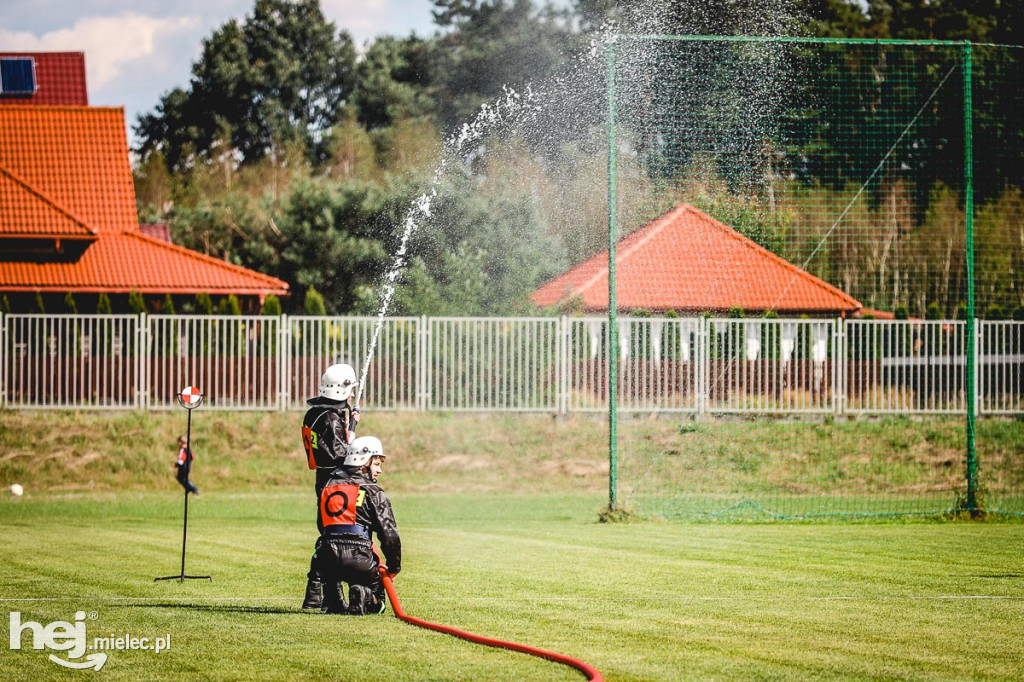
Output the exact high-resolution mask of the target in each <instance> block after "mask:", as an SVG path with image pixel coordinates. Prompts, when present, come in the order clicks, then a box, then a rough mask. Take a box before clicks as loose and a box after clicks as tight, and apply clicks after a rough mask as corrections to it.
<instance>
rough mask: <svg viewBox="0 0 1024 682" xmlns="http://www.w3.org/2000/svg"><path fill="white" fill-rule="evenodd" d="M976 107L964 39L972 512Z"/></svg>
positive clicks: (972, 486) (974, 490)
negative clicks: (973, 114)
mask: <svg viewBox="0 0 1024 682" xmlns="http://www.w3.org/2000/svg"><path fill="white" fill-rule="evenodd" d="M973 107H974V104H973V98H972V94H971V43H970V42H969V41H964V213H965V215H964V219H965V226H964V232H965V242H966V243H965V245H964V251H965V255H966V261H967V262H966V269H967V301H966V307H967V319H966V320H965V325H966V328H967V329H966V334H967V339H966V341H967V344H966V346H967V347H966V353H967V359H966V363H967V367H966V368H965V369H966V370H967V376H966V377H965V380H964V384H965V388H966V390H967V439H966V440H967V510H968V511H969V512H971V513H973V512H975V511H977V509H978V463H977V459H976V452H975V443H974V436H975V432H974V427H975V417H976V415H975V408H976V404H975V403H976V401H975V390H974V389H975V381H976V379H977V378H976V377H975V365H974V354H975V350H976V349H975V347H974V346H975V340H976V334H975V332H974V143H973V128H974V121H973V118H972V109H973Z"/></svg>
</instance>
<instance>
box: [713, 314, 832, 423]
mask: <svg viewBox="0 0 1024 682" xmlns="http://www.w3.org/2000/svg"><path fill="white" fill-rule="evenodd" d="M836 325H837V322H836V321H834V320H788V319H787V320H782V319H732V318H712V319H709V320H707V335H706V341H705V343H706V348H705V349H704V352H705V353H706V357H707V363H706V366H707V370H706V371H707V375H706V382H707V406H706V411H707V412H712V413H758V414H807V413H827V412H833V411H834V410H835V401H834V395H833V392H834V391H835V388H836V385H837V377H836V352H835V348H834V344H835V342H836V339H837V338H838V335H837V333H836Z"/></svg>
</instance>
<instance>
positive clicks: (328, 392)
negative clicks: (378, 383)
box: [320, 364, 359, 400]
mask: <svg viewBox="0 0 1024 682" xmlns="http://www.w3.org/2000/svg"><path fill="white" fill-rule="evenodd" d="M358 383H359V382H357V381H356V371H355V370H354V369H352V365H344V364H342V365H331V366H330V367H328V368H327V371H325V372H324V375H323V376H322V377H320V397H321V398H329V399H331V400H348V399H349V398H351V397H352V391H354V390H355V388H356V385H357V384H358Z"/></svg>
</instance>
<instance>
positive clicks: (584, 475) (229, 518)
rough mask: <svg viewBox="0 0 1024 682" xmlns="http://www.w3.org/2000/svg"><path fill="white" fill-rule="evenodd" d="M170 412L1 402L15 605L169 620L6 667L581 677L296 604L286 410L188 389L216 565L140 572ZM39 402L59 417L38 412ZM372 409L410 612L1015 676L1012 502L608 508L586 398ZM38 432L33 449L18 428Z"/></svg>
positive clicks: (514, 629) (852, 669) (685, 653)
mask: <svg viewBox="0 0 1024 682" xmlns="http://www.w3.org/2000/svg"><path fill="white" fill-rule="evenodd" d="M175 416H178V417H180V415H149V416H138V415H80V414H66V415H65V414H44V413H37V414H28V415H26V414H20V413H5V414H3V415H0V448H2V450H0V460H2V461H0V475H3V477H4V480H3V482H4V483H5V484H6V483H8V482H9V479H10V477H11V476H12V471H13V470H14V467H15V466H17V467H18V468H19V471H20V472H21V474H22V475H23V476H29V478H23V480H24V481H25V485H26V488H27V491H28V492H27V494H26V495H25V496H24V497H22V498H13V497H11V496H9V495H6V494H5V495H4V496H3V497H2V498H0V537H3V539H4V549H3V551H2V552H0V599H2V600H3V604H4V605H5V606H6V607H7V610H8V611H19V612H20V613H21V614H22V615H21V620H22V622H24V621H28V620H31V621H36V622H39V623H41V624H43V625H46V624H47V623H50V622H53V621H57V620H64V621H71V620H74V613H75V612H76V611H78V610H82V611H85V612H95V616H96V620H87V621H86V625H87V628H88V637H89V638H90V641H91V639H92V638H93V637H107V636H110V635H111V634H112V633H114V634H115V636H123V635H125V634H127V635H131V636H135V637H150V638H155V637H163V636H166V635H167V634H170V636H171V649H170V650H169V651H165V652H162V653H160V654H156V653H155V652H153V651H112V652H109V653H110V656H109V660H108V661H107V663H106V665H105V666H104V668H103V669H102V670H101V671H100V672H99V673H94V672H91V671H75V670H65V669H63V668H60V667H58V666H57V665H56V664H54V663H52V662H50V661H49V660H48V658H47V652H46V651H36V650H32V649H31V648H30V647H31V643H30V641H31V634H30V633H28V632H26V633H25V635H24V638H23V641H24V645H23V648H22V649H21V650H19V651H13V650H9V649H8V647H6V646H4V647H0V679H71V678H74V677H78V676H89V675H102V676H103V677H105V678H106V677H109V678H115V679H182V678H185V679H190V678H201V679H202V678H205V679H250V680H251V679H281V680H284V679H289V680H290V679H323V678H328V677H330V678H335V679H346V680H348V679H352V680H388V681H393V680H524V679H528V680H574V679H583V678H582V676H581V675H580V674H579V673H577V672H576V671H574V670H572V669H570V668H567V667H565V666H561V665H558V664H555V663H551V662H548V661H544V660H540V659H535V658H531V657H528V656H525V655H522V654H517V653H513V652H507V651H499V650H495V649H490V648H486V647H481V646H478V645H474V644H470V643H467V642H464V641H462V640H458V639H456V638H453V637H450V636H446V635H442V634H438V633H434V632H430V631H427V630H423V629H420V628H416V627H414V626H411V625H408V624H406V623H403V622H401V621H399V620H397V619H396V618H394V617H393V616H392V615H391V612H390V611H388V613H387V614H385V615H384V616H374V617H366V618H352V617H339V616H327V615H320V614H310V613H304V612H302V611H301V610H300V609H299V604H300V602H301V598H302V590H303V587H304V582H305V571H306V567H307V565H308V559H309V553H310V551H311V549H312V545H313V542H314V541H315V535H316V530H315V523H314V513H315V512H314V502H313V499H312V497H313V495H312V481H311V480H310V478H311V475H310V474H309V472H305V471H303V470H302V469H301V468H300V467H301V465H302V460H301V453H300V452H295V453H292V450H293V449H294V450H296V451H297V450H298V447H297V444H295V443H292V442H291V436H293V435H294V434H293V433H291V432H290V431H288V430H287V429H288V428H291V427H294V423H292V422H294V421H296V415H249V416H240V417H237V418H234V419H233V418H230V417H226V416H224V415H216V416H214V415H198V414H197V423H196V429H197V435H200V434H201V439H197V449H198V452H197V455H198V459H197V472H196V479H197V482H198V483H199V484H200V485H201V487H202V488H203V494H202V495H201V496H200V497H199V498H198V499H194V500H193V501H192V504H191V505H190V509H191V517H190V523H189V555H188V565H187V567H186V568H187V570H188V572H189V573H196V574H211V575H213V577H214V581H213V582H212V583H210V582H206V581H192V582H187V583H185V584H180V583H178V582H176V581H167V582H153V578H154V577H157V576H164V575H172V574H177V573H178V572H179V569H180V550H181V519H180V515H181V495H180V493H179V490H180V489H177V488H176V484H174V482H173V480H172V479H171V472H170V470H169V465H170V460H171V459H173V446H172V444H171V443H170V442H165V441H171V440H172V439H173V435H174V432H175V427H176V422H177V421H180V419H178V420H175V419H174V417H175ZM200 418H202V419H203V420H204V421H200ZM47 419H50V420H51V421H52V420H56V421H57V423H58V424H57V426H58V428H56V429H51V430H47V431H45V432H44V433H42V434H40V433H39V432H38V431H37V432H35V434H36V435H33V433H32V429H31V425H32V424H36V423H43V422H46V420H47ZM378 419H379V420H380V425H381V426H380V428H378V429H376V431H377V432H378V433H385V432H387V437H388V438H390V439H391V441H392V442H395V443H396V452H400V453H402V454H401V456H398V455H395V457H394V459H393V460H392V461H389V463H388V468H387V469H386V471H385V476H384V479H383V483H384V484H385V487H386V488H388V489H389V492H391V495H392V498H393V500H394V503H395V509H396V516H397V518H398V522H399V526H400V529H401V531H402V537H403V545H404V554H405V562H404V565H405V570H404V571H403V572H402V574H401V576H399V578H398V580H397V583H396V585H397V588H398V591H399V594H400V596H401V598H402V603H403V606H404V608H405V610H406V612H407V613H409V614H410V615H413V616H417V617H420V618H424V619H427V620H431V621H435V622H439V623H443V624H446V625H451V626H455V627H458V628H461V629H465V630H469V631H471V632H474V633H477V634H481V635H485V636H490V637H496V638H500V639H506V640H512V641H516V642H520V643H523V644H528V645H532V646H537V647H540V648H544V649H548V650H552V651H556V652H559V653H562V654H566V655H569V656H573V657H576V658H580V659H583V660H584V661H587V662H588V663H590V664H592V665H594V666H596V667H597V669H598V670H600V671H601V672H602V673H603V674H604V675H605V677H606V679H609V680H679V679H683V680H685V679H716V680H749V679H913V680H918V679H921V680H924V679H928V680H931V679H946V680H964V679H985V680H992V679H1022V678H1024V640H1022V638H1021V636H1020V632H1021V629H1022V626H1024V551H1022V548H1024V524H1021V523H1019V522H1006V523H1001V522H981V523H979V522H965V521H959V522H936V521H899V520H890V521H887V522H870V523H868V522H860V523H852V522H845V523H843V522H837V523H667V522H646V523H622V524H601V523H598V522H597V518H598V512H599V510H600V509H601V507H602V505H603V504H604V503H605V501H606V498H605V493H604V491H603V489H602V486H603V485H606V476H607V474H606V473H605V472H604V471H603V470H602V469H601V466H600V464H601V458H602V456H603V453H602V452H601V437H602V429H601V427H600V424H599V423H594V422H586V421H576V422H572V423H569V424H564V423H560V422H553V421H552V420H551V419H550V417H548V418H541V417H537V418H525V421H523V420H519V419H517V418H512V417H509V418H504V417H503V418H491V417H466V418H456V417H422V416H421V417H418V418H417V417H413V416H406V415H394V416H385V417H378ZM214 421H216V427H214V425H213V423H212V422H214ZM417 429H420V430H429V429H433V431H434V436H435V438H436V439H437V440H438V441H439V442H440V443H442V444H443V447H442V448H440V449H439V450H437V451H432V450H431V449H430V448H429V447H426V446H425V445H424V444H423V443H421V440H420V439H423V441H424V442H426V440H427V437H426V435H423V434H419V433H417ZM591 432H592V433H591ZM367 433H369V431H367ZM60 434H62V435H60ZM570 434H575V435H572V436H570ZM62 438H63V440H62ZM296 440H297V439H296ZM40 441H42V442H43V443H44V445H45V446H48V447H49V449H47V448H46V447H44V448H43V449H42V450H41V451H40V452H41V454H40V458H41V459H43V462H42V464H41V465H40V466H39V467H38V468H33V467H32V466H29V465H28V464H27V463H26V458H27V455H26V453H28V452H30V450H31V448H30V447H29V446H28V445H26V444H30V443H36V444H38V443H39V442H40ZM591 441H593V442H592V443H591ZM388 442H389V441H388V440H385V443H388ZM62 443H64V445H63V446H61V444H62ZM199 443H202V446H203V447H202V448H201V449H199V448H198V444H199ZM228 444H231V445H233V446H235V448H236V450H237V451H238V454H237V455H232V454H231V450H230V449H229V448H227V447H226V446H227V445H228ZM240 444H241V446H244V447H241V448H240V450H239V446H240ZM62 447H63V449H62ZM282 448H283V449H285V450H282ZM590 448H593V451H590ZM256 450H258V452H256ZM90 453H93V454H95V455H96V456H94V457H93V456H90ZM261 453H262V454H261ZM472 453H477V454H478V455H479V457H480V458H481V459H480V461H483V462H484V463H485V465H483V466H481V465H479V464H478V463H477V461H476V460H474V459H473V458H472V457H471V456H470V455H471V454H472ZM47 457H48V458H47ZM5 458H6V459H5ZM83 458H85V459H86V461H85V462H80V463H79V464H77V465H76V462H79V461H80V460H82V459H83ZM445 458H448V459H445ZM104 466H106V468H104ZM203 466H205V467H206V469H205V470H204V469H203V468H202V467H203ZM3 467H6V468H3ZM232 471H234V472H236V473H237V474H238V476H237V477H233V476H232V475H231V472H232ZM204 474H205V475H206V476H207V478H205V479H204ZM389 481H390V482H391V483H393V485H389ZM0 617H2V614H0ZM55 653H57V654H59V653H60V652H55ZM65 658H66V657H65Z"/></svg>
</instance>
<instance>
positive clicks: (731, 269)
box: [530, 204, 862, 317]
mask: <svg viewBox="0 0 1024 682" xmlns="http://www.w3.org/2000/svg"><path fill="white" fill-rule="evenodd" d="M615 263H616V273H615V274H616V301H617V304H618V308H619V309H620V310H633V309H638V308H642V309H646V310H651V311H657V312H664V311H667V310H675V311H677V312H690V313H696V312H702V311H716V312H724V311H727V310H729V309H731V308H733V307H740V308H743V310H744V311H745V312H746V313H747V314H748V315H752V314H753V315H757V314H762V313H764V312H766V311H768V310H774V311H775V312H777V313H778V314H779V315H783V316H792V315H801V314H808V315H813V316H822V317H823V316H829V317H840V316H842V317H846V316H849V315H851V314H853V313H856V312H857V311H859V310H860V309H861V307H862V306H861V304H860V303H859V302H857V301H856V300H855V299H854V298H853V297H851V296H850V295H848V294H846V293H845V292H843V291H840V290H839V289H837V288H836V287H834V286H832V285H831V284H829V283H827V282H825V281H823V280H821V279H819V278H817V277H815V276H814V275H812V274H810V273H809V272H807V271H805V270H802V269H801V268H798V267H797V266H795V265H793V264H792V263H789V262H788V261H786V260H784V259H782V258H780V257H779V256H776V255H775V254H774V253H772V252H771V251H769V250H767V249H765V248H764V247H762V246H760V245H758V244H757V243H756V242H754V241H752V240H750V239H748V238H747V237H744V236H743V235H741V234H740V233H739V232H737V231H736V230H734V229H732V228H731V227H729V226H727V225H725V224H723V223H721V222H719V221H718V220H715V219H714V218H712V217H711V216H709V215H707V214H706V213H703V212H701V211H699V210H697V209H696V208H694V207H693V206H690V205H688V204H682V205H680V206H677V207H676V208H674V209H672V210H671V211H669V212H668V213H665V214H664V215H662V216H661V217H660V218H658V219H656V220H655V221H654V222H652V223H650V224H649V225H647V226H646V227H643V228H641V229H639V230H637V231H636V232H634V233H632V234H631V235H629V236H628V237H626V238H624V239H622V240H621V241H620V242H619V243H618V245H617V247H616V259H615ZM530 300H531V301H532V302H533V303H534V304H535V305H537V306H540V307H547V306H552V305H557V304H560V303H564V302H568V301H571V300H580V301H582V305H583V309H584V310H586V311H589V312H598V311H604V312H607V310H608V250H607V249H605V250H604V251H602V252H601V253H599V254H598V255H596V256H594V257H593V258H591V259H589V260H587V261H584V262H583V263H580V264H579V265H577V266H576V267H574V268H572V269H571V270H569V271H568V272H566V273H564V274H562V275H560V276H558V277H556V278H555V279H553V280H551V281H550V282H548V283H547V284H545V285H543V286H542V287H540V288H539V289H537V290H536V291H534V292H533V295H531V296H530Z"/></svg>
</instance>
